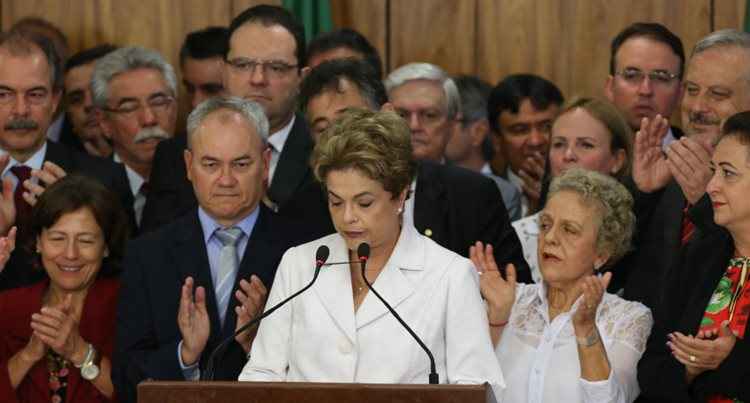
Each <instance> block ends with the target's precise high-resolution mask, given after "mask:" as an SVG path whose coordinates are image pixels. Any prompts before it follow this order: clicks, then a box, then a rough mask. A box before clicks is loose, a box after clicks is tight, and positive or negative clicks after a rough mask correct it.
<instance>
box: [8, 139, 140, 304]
mask: <svg viewBox="0 0 750 403" xmlns="http://www.w3.org/2000/svg"><path fill="white" fill-rule="evenodd" d="M44 160H45V161H51V162H54V163H55V164H57V165H59V166H60V168H62V169H64V170H65V172H67V173H79V174H83V175H87V176H90V177H92V178H94V179H97V180H98V181H99V182H101V183H102V184H103V185H104V186H106V187H107V188H108V189H110V190H112V191H113V192H115V193H116V194H117V195H118V196H119V199H120V203H121V204H122V206H123V208H125V209H126V212H127V214H128V217H129V218H130V221H131V223H135V218H134V217H135V214H134V213H133V194H132V193H131V192H130V186H129V185H128V178H127V175H126V173H125V168H123V167H122V165H120V164H116V163H114V162H112V161H111V160H107V159H104V158H99V157H94V156H91V155H88V154H84V153H79V152H77V151H74V150H72V149H70V148H68V147H66V146H64V145H62V144H58V143H55V142H52V141H48V142H47V152H46V155H45V156H44ZM22 233H23V231H20V232H19V240H18V245H19V247H17V248H16V250H15V251H13V253H12V254H11V258H10V260H9V261H8V263H7V264H6V268H5V270H3V271H2V272H0V290H6V289H10V288H15V287H21V286H24V285H29V284H32V283H34V282H36V281H38V280H40V279H41V278H42V275H43V273H42V272H39V271H31V270H29V267H30V255H29V253H28V252H27V251H26V250H25V249H24V248H23V247H21V246H22V245H23V244H24V242H25V240H24V239H22V238H23V236H22Z"/></svg>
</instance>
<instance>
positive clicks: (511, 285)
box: [469, 241, 516, 323]
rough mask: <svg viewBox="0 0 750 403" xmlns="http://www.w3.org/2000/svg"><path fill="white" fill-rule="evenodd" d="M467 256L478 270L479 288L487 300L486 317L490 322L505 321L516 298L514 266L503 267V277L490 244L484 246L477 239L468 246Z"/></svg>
mask: <svg viewBox="0 0 750 403" xmlns="http://www.w3.org/2000/svg"><path fill="white" fill-rule="evenodd" d="M469 257H470V258H471V261H472V262H473V263H474V267H475V268H476V269H477V271H478V272H479V275H480V277H479V289H480V291H481V293H482V297H483V298H484V299H485V300H486V301H487V307H488V311H487V319H489V322H490V323H503V322H507V321H508V318H510V313H511V310H512V308H513V303H514V302H515V300H516V268H515V267H514V266H513V265H512V264H509V265H508V266H506V269H505V277H506V278H505V279H503V276H502V275H501V274H500V270H499V269H498V267H497V263H496V262H495V256H494V255H493V254H492V245H490V244H487V246H486V247H485V246H484V245H483V244H482V242H479V241H477V243H476V244H474V246H471V247H470V248H469Z"/></svg>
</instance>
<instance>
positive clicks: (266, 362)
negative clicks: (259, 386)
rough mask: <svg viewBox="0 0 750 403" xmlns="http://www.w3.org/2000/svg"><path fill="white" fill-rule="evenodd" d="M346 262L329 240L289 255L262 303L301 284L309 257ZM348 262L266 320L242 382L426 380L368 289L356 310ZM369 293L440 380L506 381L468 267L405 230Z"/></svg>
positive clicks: (340, 244)
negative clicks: (323, 249) (320, 251)
mask: <svg viewBox="0 0 750 403" xmlns="http://www.w3.org/2000/svg"><path fill="white" fill-rule="evenodd" d="M320 245H327V246H328V247H329V248H330V250H331V253H330V257H329V259H328V261H330V262H341V261H347V260H349V253H348V249H347V246H346V244H345V243H344V239H343V238H342V237H341V236H340V235H339V234H338V233H336V234H332V235H329V236H326V237H324V238H321V239H318V240H316V241H313V242H310V243H307V244H304V245H301V246H297V247H294V248H291V249H289V250H288V251H287V252H286V253H285V254H284V257H283V258H282V260H281V264H280V265H279V269H278V271H277V273H276V278H275V279H274V283H273V287H271V292H270V295H269V297H268V302H267V304H266V307H267V308H268V307H272V306H274V305H275V304H276V303H278V302H279V301H281V300H283V299H284V298H286V297H287V296H288V295H291V294H292V293H294V292H295V291H297V290H299V289H301V288H303V287H304V286H305V285H307V284H308V283H309V282H310V280H311V279H312V276H313V262H314V258H315V251H316V250H317V248H318V247H319V246H320ZM350 273H351V272H350V270H349V266H348V265H338V266H328V267H323V269H322V270H321V272H320V277H319V278H318V279H317V282H316V283H315V284H314V285H313V286H312V287H311V289H309V290H307V291H306V292H305V293H303V294H301V295H299V296H298V297H297V298H296V299H294V300H292V301H291V302H290V303H288V304H287V305H284V306H283V307H281V308H280V309H279V310H278V311H276V312H274V314H273V315H271V316H269V317H267V318H266V319H264V320H263V321H262V322H261V324H260V328H259V330H258V335H257V337H256V338H255V341H254V342H253V346H252V350H251V352H250V360H249V361H248V363H247V364H246V365H245V368H244V369H243V370H242V373H241V374H240V377H239V379H240V380H241V381H305V382H346V383H352V382H356V383H360V382H361V383H417V384H426V383H428V374H429V368H430V367H429V360H428V358H427V355H426V354H425V353H424V351H423V350H422V349H421V348H420V347H419V346H418V345H417V343H416V342H415V341H414V340H413V339H412V338H411V336H410V335H409V334H408V333H407V332H406V331H405V330H404V329H403V328H402V327H401V325H400V324H399V323H398V322H397V321H396V319H395V318H394V317H393V316H392V315H391V314H390V313H389V312H388V310H387V309H386V308H385V306H384V305H383V304H382V303H381V301H380V300H378V299H377V297H376V296H375V295H373V293H371V292H370V293H368V294H367V295H366V297H365V299H364V301H363V302H362V304H361V305H360V307H359V309H358V310H357V311H356V312H355V310H354V303H353V296H352V282H351V274H350ZM373 286H374V288H375V289H376V290H378V292H379V293H380V294H381V295H382V296H383V298H384V299H385V300H386V301H388V302H389V303H390V304H391V305H392V306H393V308H394V309H395V310H396V311H397V312H398V313H399V314H400V315H401V317H402V318H403V319H404V321H405V322H406V323H408V324H409V325H410V326H411V327H412V329H414V332H415V333H416V334H417V335H419V336H420V337H421V338H422V340H423V341H424V343H425V344H426V345H427V346H428V347H429V348H430V350H431V351H432V353H433V354H434V357H435V362H436V367H437V372H438V374H439V377H440V382H441V383H453V384H455V383H463V384H481V383H484V382H489V383H490V384H491V386H492V387H493V390H494V391H495V394H496V395H497V394H498V393H501V392H502V388H503V387H504V385H505V382H504V381H503V375H502V372H501V370H500V365H499V364H498V362H497V359H496V358H495V357H494V355H493V354H492V343H491V341H490V337H489V332H488V330H487V329H488V325H487V313H486V310H485V308H484V304H483V302H482V299H481V296H480V294H479V279H478V276H477V273H476V270H475V269H474V267H473V266H472V264H471V262H470V261H469V260H468V259H466V258H464V257H461V256H459V255H457V254H455V253H453V252H451V251H449V250H448V249H445V248H443V247H441V246H439V245H438V244H436V243H435V242H433V241H432V240H431V239H429V238H427V237H425V236H422V235H419V234H418V233H417V231H416V229H414V227H413V226H408V225H404V226H403V228H402V230H401V234H400V236H399V239H398V241H397V243H396V247H395V248H394V250H393V253H392V254H391V256H390V258H389V259H388V262H387V263H386V264H385V266H384V267H383V270H382V271H381V272H380V275H379V276H378V277H377V280H376V281H375V282H374V284H373Z"/></svg>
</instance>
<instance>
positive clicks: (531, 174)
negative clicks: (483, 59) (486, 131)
mask: <svg viewBox="0 0 750 403" xmlns="http://www.w3.org/2000/svg"><path fill="white" fill-rule="evenodd" d="M562 103H563V96H562V93H561V92H560V90H559V89H558V88H557V87H556V86H555V84H553V83H552V82H550V81H548V80H545V79H544V78H542V77H539V76H536V75H533V74H514V75H510V76H508V77H506V78H505V79H504V80H502V81H500V82H499V83H498V84H497V85H496V86H495V88H493V89H492V92H491V93H490V97H489V99H488V100H487V115H488V118H489V122H490V128H491V129H492V131H493V132H494V133H495V134H496V135H497V136H499V138H500V143H501V144H502V152H503V155H504V157H505V159H506V161H507V162H508V167H507V168H506V170H505V172H501V173H499V174H500V176H501V177H503V178H506V179H508V180H509V181H510V182H511V183H513V184H514V185H516V187H517V188H518V189H519V190H520V191H521V192H522V196H521V216H522V217H525V216H527V215H529V214H531V213H533V212H534V211H535V210H536V209H537V208H538V207H539V203H540V200H539V198H540V197H541V190H542V177H543V176H544V166H545V163H546V158H547V151H548V149H549V134H550V129H551V128H552V121H553V120H554V118H555V116H556V115H557V112H558V110H559V109H560V105H562Z"/></svg>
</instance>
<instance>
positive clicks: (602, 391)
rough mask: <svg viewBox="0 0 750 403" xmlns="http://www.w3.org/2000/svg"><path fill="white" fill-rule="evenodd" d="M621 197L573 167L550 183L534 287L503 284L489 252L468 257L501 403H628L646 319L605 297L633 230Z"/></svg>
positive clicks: (619, 190) (613, 184)
mask: <svg viewBox="0 0 750 403" xmlns="http://www.w3.org/2000/svg"><path fill="white" fill-rule="evenodd" d="M632 204H633V199H632V197H631V196H630V193H628V191H627V190H626V189H625V187H624V186H622V185H621V184H620V183H619V182H618V181H617V180H615V179H613V178H612V177H610V176H608V175H602V174H601V173H598V172H594V171H585V170H582V169H580V168H572V169H569V170H567V171H565V172H564V173H562V174H561V175H560V176H558V177H557V178H555V179H554V180H553V181H552V185H551V186H550V192H549V195H548V197H547V203H546V205H545V207H544V210H542V212H541V213H540V215H539V229H540V233H539V239H538V245H539V246H538V252H537V253H538V255H539V266H540V269H541V270H540V271H541V276H542V281H541V282H540V283H537V284H516V281H515V270H514V268H513V267H512V266H508V268H507V269H506V279H503V278H502V276H501V275H500V273H499V271H498V267H497V265H496V264H495V261H494V259H493V257H492V248H491V246H487V248H486V249H485V248H483V245H481V244H479V243H477V245H476V246H474V247H472V250H471V258H472V261H473V262H474V264H475V266H476V267H477V269H478V270H480V273H481V274H482V276H481V280H480V286H481V292H482V296H483V297H484V298H485V299H486V301H487V307H488V310H487V314H488V317H489V326H490V329H489V330H490V334H491V336H492V340H493V342H494V343H495V345H496V347H495V353H496V355H497V358H498V360H499V362H500V366H501V367H502V369H503V374H504V375H505V379H506V383H507V388H506V391H505V395H504V396H503V398H504V401H508V402H535V403H541V402H586V403H594V402H596V403H601V402H632V401H633V400H635V398H636V397H637V396H638V393H639V389H638V383H637V380H636V365H637V363H638V360H639V359H640V357H641V354H642V353H643V350H644V348H645V346H646V340H647V338H648V335H649V332H650V330H651V325H652V323H653V320H652V318H651V312H650V311H649V309H648V308H646V307H645V306H644V305H642V304H640V303H637V302H629V301H625V300H623V299H622V298H620V297H618V296H617V295H614V294H608V293H606V292H605V290H606V288H607V285H608V283H609V280H610V279H611V273H606V274H604V275H601V270H602V268H604V267H605V266H606V265H608V264H612V263H614V262H615V261H616V260H617V259H618V258H620V257H621V256H622V255H623V254H624V253H625V252H626V251H627V250H628V247H629V245H630V238H631V235H632V232H633V228H634V226H635V216H634V215H633V213H632V211H631V209H632Z"/></svg>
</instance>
